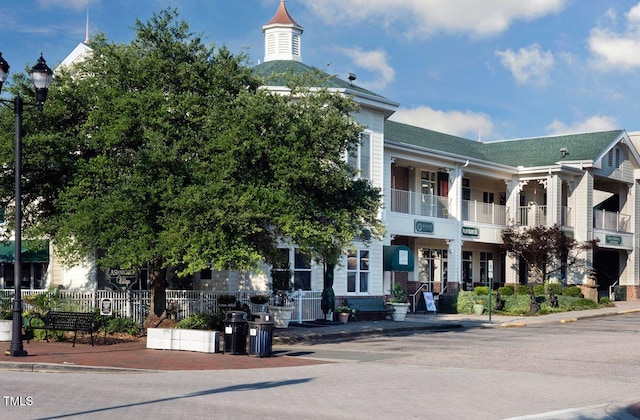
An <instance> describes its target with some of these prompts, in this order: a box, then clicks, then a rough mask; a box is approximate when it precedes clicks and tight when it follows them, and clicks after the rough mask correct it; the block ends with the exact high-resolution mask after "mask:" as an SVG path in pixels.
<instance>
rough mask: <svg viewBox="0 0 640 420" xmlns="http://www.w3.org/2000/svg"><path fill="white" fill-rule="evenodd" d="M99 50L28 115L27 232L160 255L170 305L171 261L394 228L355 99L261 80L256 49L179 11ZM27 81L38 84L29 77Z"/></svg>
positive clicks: (159, 296) (253, 254) (69, 247)
mask: <svg viewBox="0 0 640 420" xmlns="http://www.w3.org/2000/svg"><path fill="white" fill-rule="evenodd" d="M91 48H92V50H93V53H92V55H91V57H89V58H88V59H87V60H86V61H84V62H83V63H81V64H79V65H77V66H76V67H75V68H73V69H69V70H63V71H61V72H60V74H58V76H57V77H56V80H55V81H54V84H53V85H52V87H51V89H50V92H49V99H48V101H47V103H46V104H45V110H44V114H43V116H42V118H41V119H36V118H35V117H34V116H29V117H28V118H25V137H24V158H23V159H24V169H23V172H24V182H23V184H24V185H23V192H24V198H23V200H24V209H25V230H26V232H28V235H31V236H43V235H44V236H47V237H50V238H53V240H54V243H55V245H56V246H57V249H58V250H59V251H60V253H61V254H62V255H63V256H64V257H65V258H66V259H67V261H68V262H73V261H78V260H81V259H83V258H87V257H89V256H91V257H94V258H96V260H97V263H98V264H99V265H100V266H101V267H114V266H118V267H121V268H139V267H145V266H148V267H149V281H150V284H151V288H152V292H153V294H152V296H153V299H152V301H153V302H152V311H153V312H154V313H155V314H157V315H160V314H161V313H162V312H163V311H164V309H165V302H164V290H165V289H166V287H167V281H166V278H167V274H168V271H169V270H177V271H178V272H179V273H182V274H189V273H194V272H197V271H199V270H201V269H203V268H205V267H207V266H209V265H212V266H214V267H216V268H235V269H243V268H251V267H255V266H256V264H257V263H258V261H260V260H265V261H267V262H270V263H277V262H278V258H280V255H281V254H280V253H279V252H278V250H277V247H278V245H279V244H280V243H281V242H282V241H284V240H286V241H290V242H292V243H295V244H298V245H299V246H300V247H301V249H302V250H303V251H304V252H306V253H307V254H308V255H310V256H312V257H314V258H316V259H319V260H323V261H326V262H328V263H330V264H335V263H336V262H337V261H338V260H339V256H340V254H341V252H342V251H343V249H344V248H345V246H347V245H348V244H349V243H350V242H351V241H352V240H354V238H360V239H364V240H367V239H368V238H370V237H371V236H372V235H376V234H379V233H380V227H381V224H380V222H379V220H378V219H377V214H378V210H379V206H380V191H379V190H378V189H376V188H374V187H373V186H372V185H371V184H370V182H369V181H366V180H358V179H355V177H354V172H353V170H352V168H350V167H349V166H348V165H347V163H346V161H345V159H344V157H345V155H346V153H347V152H348V151H349V150H353V149H354V148H355V147H357V145H358V142H359V133H360V132H361V130H362V128H363V127H361V126H359V125H358V124H356V123H355V122H354V121H353V119H352V118H351V117H350V114H352V113H353V112H355V111H356V110H357V104H356V103H355V102H354V101H353V100H352V99H350V98H347V97H344V96H341V95H338V94H333V93H331V92H329V91H327V90H324V89H320V90H310V89H307V88H305V87H304V86H300V85H297V84H295V83H293V84H292V86H291V87H292V96H289V97H288V96H283V95H279V94H272V93H270V92H269V91H268V90H267V89H263V88H260V86H263V85H264V80H262V79H260V78H258V77H256V75H255V73H254V72H253V70H252V69H251V67H249V66H248V65H247V62H246V58H245V57H244V56H243V54H238V55H234V54H232V53H231V52H230V51H228V50H227V49H226V48H224V47H220V48H217V47H216V46H215V45H214V46H208V45H206V44H205V43H203V42H202V40H201V39H200V38H199V37H198V36H196V35H194V34H193V33H191V32H190V30H189V27H188V25H187V24H186V23H185V22H184V21H182V20H180V19H179V17H178V14H177V12H176V11H175V10H173V9H166V10H163V11H161V12H159V13H157V14H155V15H154V16H152V17H151V19H150V20H149V21H148V22H140V21H136V23H135V37H134V39H133V40H132V41H131V42H130V43H128V44H121V43H113V42H110V41H108V40H107V39H106V37H105V36H103V35H98V36H96V37H95V38H94V39H93V40H92V41H91ZM13 89H14V92H23V93H25V94H26V93H27V92H26V90H27V89H28V88H27V84H26V83H24V80H23V78H21V77H18V78H17V79H15V80H14V86H13ZM25 96H26V95H25ZM292 98H295V100H292ZM10 120H11V119H10V118H9V117H8V116H7V115H4V116H3V117H2V119H1V120H0V121H2V123H3V125H4V126H5V128H7V127H8V126H9V122H10ZM3 131H4V132H7V131H9V132H10V131H11V130H10V129H8V130H3ZM11 141H12V138H11V137H10V136H9V135H6V136H5V137H3V142H2V146H1V148H0V159H1V161H2V162H3V164H4V165H5V167H10V166H11V162H12V159H13V151H12V148H11V146H10V145H11ZM11 176H12V174H11V173H9V172H4V173H2V174H1V180H0V182H1V185H0V187H1V188H2V199H3V200H4V204H8V205H10V203H11V196H12V193H13V189H12V184H11V182H12V178H11Z"/></svg>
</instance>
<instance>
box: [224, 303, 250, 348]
mask: <svg viewBox="0 0 640 420" xmlns="http://www.w3.org/2000/svg"><path fill="white" fill-rule="evenodd" d="M247 325H248V324H247V313H246V312H243V311H229V312H227V317H226V319H225V321H224V352H225V353H231V354H247Z"/></svg>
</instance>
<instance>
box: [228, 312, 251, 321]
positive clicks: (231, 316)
mask: <svg viewBox="0 0 640 420" xmlns="http://www.w3.org/2000/svg"><path fill="white" fill-rule="evenodd" d="M227 320H231V321H246V320H247V313H246V312H243V311H229V312H227Z"/></svg>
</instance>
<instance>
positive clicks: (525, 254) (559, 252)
mask: <svg viewBox="0 0 640 420" xmlns="http://www.w3.org/2000/svg"><path fill="white" fill-rule="evenodd" d="M502 241H503V245H502V247H503V248H504V249H505V250H506V251H507V253H508V254H509V255H511V256H513V257H516V258H522V259H524V260H525V261H526V263H527V265H529V266H533V267H535V268H538V269H539V270H540V271H541V272H542V279H543V281H546V279H547V278H548V277H549V275H550V274H552V273H555V272H557V271H559V270H561V269H563V268H565V267H566V266H567V262H568V261H569V257H570V255H571V253H572V251H574V250H584V249H591V248H593V247H594V246H595V242H593V241H590V242H584V243H579V242H578V241H576V240H575V239H574V238H572V237H570V236H567V234H566V233H565V232H564V231H563V230H562V227H561V226H560V225H558V224H556V225H553V226H533V227H522V226H517V225H513V226H509V227H508V228H507V229H505V230H503V231H502Z"/></svg>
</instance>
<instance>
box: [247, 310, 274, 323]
mask: <svg viewBox="0 0 640 420" xmlns="http://www.w3.org/2000/svg"><path fill="white" fill-rule="evenodd" d="M251 321H253V322H259V323H268V322H273V316H272V315H271V314H270V313H268V312H254V313H252V314H251Z"/></svg>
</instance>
